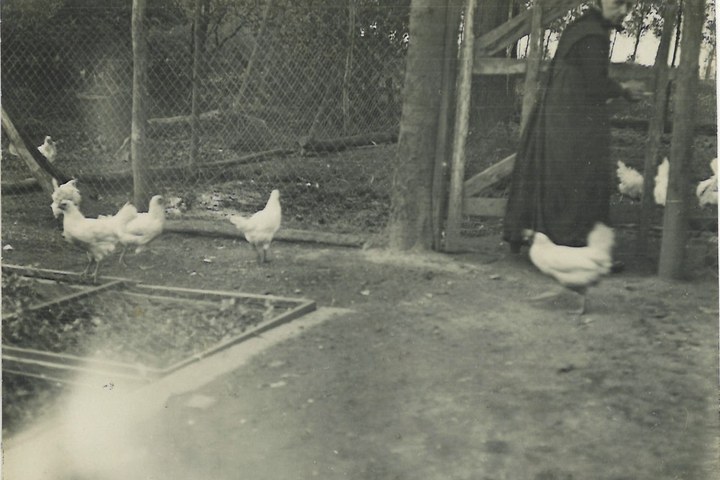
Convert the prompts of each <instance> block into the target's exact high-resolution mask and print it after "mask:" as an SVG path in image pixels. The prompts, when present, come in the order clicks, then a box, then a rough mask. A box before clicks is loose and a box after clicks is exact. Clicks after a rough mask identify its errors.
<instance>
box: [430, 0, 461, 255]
mask: <svg viewBox="0 0 720 480" xmlns="http://www.w3.org/2000/svg"><path fill="white" fill-rule="evenodd" d="M460 14H461V4H460V2H459V1H458V0H452V1H451V2H449V3H448V8H447V12H446V15H445V52H444V55H445V58H443V77H442V97H441V98H440V111H439V113H438V133H437V141H436V143H435V164H434V166H433V187H432V191H433V194H432V234H433V249H434V250H437V251H440V250H442V243H443V231H444V230H445V213H446V212H447V190H448V167H449V164H448V157H449V156H450V154H451V150H450V148H451V146H452V141H451V139H450V135H451V133H452V119H453V114H454V105H453V99H454V98H455V80H456V76H457V49H458V45H457V38H458V37H457V36H458V30H459V27H460Z"/></svg>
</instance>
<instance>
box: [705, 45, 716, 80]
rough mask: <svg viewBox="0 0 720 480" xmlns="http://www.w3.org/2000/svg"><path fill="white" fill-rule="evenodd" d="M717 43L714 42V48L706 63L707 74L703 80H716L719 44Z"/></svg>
mask: <svg viewBox="0 0 720 480" xmlns="http://www.w3.org/2000/svg"><path fill="white" fill-rule="evenodd" d="M715 42H716V41H713V45H712V48H711V49H710V53H709V54H708V57H707V60H706V63H705V74H704V75H703V79H705V80H709V79H711V78H715V55H716V54H717V44H716V43H715Z"/></svg>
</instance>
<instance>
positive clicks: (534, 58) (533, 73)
mask: <svg viewBox="0 0 720 480" xmlns="http://www.w3.org/2000/svg"><path fill="white" fill-rule="evenodd" d="M542 12H543V9H542V4H540V3H538V4H536V6H535V7H534V8H533V16H532V22H531V23H532V29H531V30H532V31H531V33H530V40H529V42H530V51H529V52H528V60H527V74H526V75H525V94H524V95H523V103H522V115H521V120H520V131H523V129H524V128H525V126H526V125H527V121H528V118H529V117H530V113H531V112H532V109H533V108H534V107H535V103H536V102H537V101H538V98H539V97H538V96H539V95H540V78H539V77H540V67H541V63H542V56H543V48H542V47H543V41H544V39H545V35H544V32H545V30H544V29H543V26H542V15H543V14H542Z"/></svg>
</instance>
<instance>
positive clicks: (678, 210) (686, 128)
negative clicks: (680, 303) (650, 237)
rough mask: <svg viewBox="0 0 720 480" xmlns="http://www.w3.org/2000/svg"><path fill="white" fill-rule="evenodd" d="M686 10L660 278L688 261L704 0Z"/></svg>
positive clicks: (676, 274) (692, 0)
mask: <svg viewBox="0 0 720 480" xmlns="http://www.w3.org/2000/svg"><path fill="white" fill-rule="evenodd" d="M683 9H684V11H683V25H682V45H681V49H682V56H681V57H680V64H679V66H678V72H677V80H676V86H677V87H676V88H677V89H676V92H675V104H674V107H675V108H674V114H673V134H672V145H671V148H670V174H669V179H668V190H667V201H666V203H665V217H664V220H663V238H662V244H661V247H660V265H659V269H658V273H659V275H660V277H662V278H665V279H677V278H680V277H681V276H682V274H683V264H684V261H685V242H686V240H687V226H688V225H687V224H688V221H687V207H688V201H689V191H688V190H689V189H688V165H689V164H690V160H691V159H692V154H693V138H694V133H695V132H694V128H695V125H694V124H695V106H696V103H697V95H696V94H697V85H698V81H699V77H698V75H699V73H700V61H699V60H700V45H701V42H702V29H703V23H704V21H705V0H685V1H684V3H683Z"/></svg>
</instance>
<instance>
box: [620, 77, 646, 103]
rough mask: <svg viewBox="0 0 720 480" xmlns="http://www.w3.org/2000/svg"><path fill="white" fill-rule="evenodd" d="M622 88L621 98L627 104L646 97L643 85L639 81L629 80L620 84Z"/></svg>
mask: <svg viewBox="0 0 720 480" xmlns="http://www.w3.org/2000/svg"><path fill="white" fill-rule="evenodd" d="M620 85H621V86H622V87H623V96H624V97H625V99H626V100H627V101H628V102H639V101H640V100H642V98H643V97H645V96H647V95H648V92H646V91H645V85H644V84H643V82H641V81H639V80H630V81H627V82H623V83H621V84H620Z"/></svg>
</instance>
